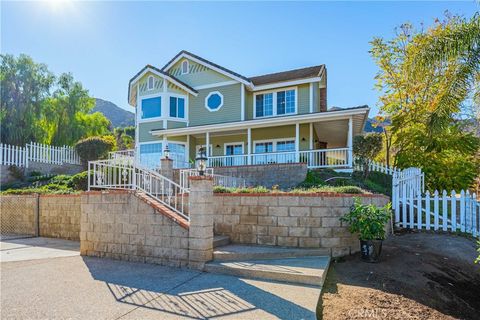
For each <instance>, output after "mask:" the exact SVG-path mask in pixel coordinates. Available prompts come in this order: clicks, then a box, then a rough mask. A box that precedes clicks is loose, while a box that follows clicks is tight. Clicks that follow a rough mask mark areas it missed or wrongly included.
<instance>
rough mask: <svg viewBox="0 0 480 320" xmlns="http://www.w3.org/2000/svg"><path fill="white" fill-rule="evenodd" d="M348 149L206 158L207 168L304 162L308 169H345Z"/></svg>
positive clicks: (349, 150)
mask: <svg viewBox="0 0 480 320" xmlns="http://www.w3.org/2000/svg"><path fill="white" fill-rule="evenodd" d="M351 152H352V151H351V149H349V148H336V149H319V150H309V151H299V152H296V151H285V152H267V153H253V154H251V155H248V154H242V155H229V156H213V157H209V158H208V166H209V167H229V166H243V165H249V164H252V165H258V164H276V163H296V162H304V163H306V164H307V166H308V167H309V168H345V167H352V164H351V163H349V159H350V157H349V155H350V153H351Z"/></svg>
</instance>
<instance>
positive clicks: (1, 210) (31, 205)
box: [0, 195, 38, 238]
mask: <svg viewBox="0 0 480 320" xmlns="http://www.w3.org/2000/svg"><path fill="white" fill-rule="evenodd" d="M37 204H38V195H5V196H0V234H1V235H2V237H5V238H8V237H13V236H35V235H37V233H38V229H37V226H38V224H37V219H38V214H37V212H38V211H37V210H38V206H37Z"/></svg>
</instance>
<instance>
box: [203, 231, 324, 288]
mask: <svg viewBox="0 0 480 320" xmlns="http://www.w3.org/2000/svg"><path fill="white" fill-rule="evenodd" d="M222 240H223V239H222ZM224 241H226V240H224ZM217 243H219V242H217ZM213 257H214V260H213V261H211V262H209V263H207V264H206V265H205V271H206V272H212V273H221V274H228V275H233V276H239V277H245V278H259V279H266V280H275V281H281V282H290V283H298V284H307V285H313V286H320V287H321V286H322V285H323V283H324V281H325V277H326V275H327V271H328V267H329V264H330V257H329V256H328V252H327V251H325V250H322V249H298V248H282V247H271V246H257V245H238V244H231V245H224V246H218V247H216V248H215V249H214V253H213Z"/></svg>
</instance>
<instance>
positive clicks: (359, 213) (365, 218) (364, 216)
mask: <svg viewBox="0 0 480 320" xmlns="http://www.w3.org/2000/svg"><path fill="white" fill-rule="evenodd" d="M390 216H391V204H390V203H388V204H387V205H386V206H384V207H382V208H378V207H377V206H375V205H373V204H362V201H361V200H360V199H358V198H355V203H354V204H353V206H352V208H351V209H350V212H348V213H346V214H345V215H344V216H343V217H341V218H340V220H341V221H343V222H347V223H348V224H349V230H350V232H351V233H359V237H360V240H378V239H382V240H383V239H385V223H387V222H388V220H389V219H390Z"/></svg>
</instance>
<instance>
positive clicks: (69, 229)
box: [0, 194, 81, 240]
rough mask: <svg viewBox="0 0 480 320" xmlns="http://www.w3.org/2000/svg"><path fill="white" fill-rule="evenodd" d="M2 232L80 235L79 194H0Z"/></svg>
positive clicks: (58, 236) (68, 238)
mask: <svg viewBox="0 0 480 320" xmlns="http://www.w3.org/2000/svg"><path fill="white" fill-rule="evenodd" d="M0 211H1V232H2V234H7V235H8V234H11V235H36V234H37V222H38V231H39V233H38V235H39V236H41V237H49V238H61V239H67V240H79V239H80V213H81V207H80V195H71V194H69V195H36V194H34V195H3V196H0Z"/></svg>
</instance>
